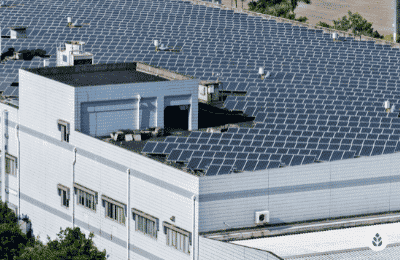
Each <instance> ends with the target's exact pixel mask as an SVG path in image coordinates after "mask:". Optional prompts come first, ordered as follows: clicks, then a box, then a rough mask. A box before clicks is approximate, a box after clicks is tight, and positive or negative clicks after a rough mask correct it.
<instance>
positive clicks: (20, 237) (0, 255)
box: [0, 223, 28, 260]
mask: <svg viewBox="0 0 400 260" xmlns="http://www.w3.org/2000/svg"><path fill="white" fill-rule="evenodd" d="M27 242H28V238H27V237H26V235H25V234H23V233H22V231H21V229H20V228H19V226H18V225H17V224H16V223H3V224H0V259H10V260H12V259H14V257H17V256H18V255H19V254H20V252H21V251H22V250H23V249H24V247H25V244H26V243H27Z"/></svg>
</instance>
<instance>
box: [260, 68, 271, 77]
mask: <svg viewBox="0 0 400 260" xmlns="http://www.w3.org/2000/svg"><path fill="white" fill-rule="evenodd" d="M258 74H259V75H260V76H261V79H264V78H269V76H270V75H271V73H270V72H269V71H267V75H265V72H264V68H263V67H259V68H258Z"/></svg>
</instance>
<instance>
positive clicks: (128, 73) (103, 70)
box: [25, 63, 168, 87]
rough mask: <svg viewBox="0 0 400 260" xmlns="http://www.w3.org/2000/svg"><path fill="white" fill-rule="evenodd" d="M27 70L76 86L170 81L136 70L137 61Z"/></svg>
mask: <svg viewBox="0 0 400 260" xmlns="http://www.w3.org/2000/svg"><path fill="white" fill-rule="evenodd" d="M25 70H26V71H29V72H32V73H35V74H37V75H41V76H44V77H46V78H49V79H53V80H56V81H59V82H62V83H65V84H68V85H71V86H74V87H83V86H96V85H111V84H125V83H139V82H155V81H168V79H165V78H162V77H159V76H155V75H151V74H147V73H144V72H141V71H136V63H115V64H96V65H80V66H72V67H45V68H33V69H25Z"/></svg>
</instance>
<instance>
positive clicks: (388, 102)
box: [383, 100, 390, 109]
mask: <svg viewBox="0 0 400 260" xmlns="http://www.w3.org/2000/svg"><path fill="white" fill-rule="evenodd" d="M383 105H384V107H385V109H389V108H390V101H389V100H387V101H385V103H384V104H383Z"/></svg>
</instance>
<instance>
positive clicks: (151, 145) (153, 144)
mask: <svg viewBox="0 0 400 260" xmlns="http://www.w3.org/2000/svg"><path fill="white" fill-rule="evenodd" d="M156 145H157V142H147V143H146V144H145V146H144V147H143V149H142V153H151V152H152V151H153V150H154V147H156Z"/></svg>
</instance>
